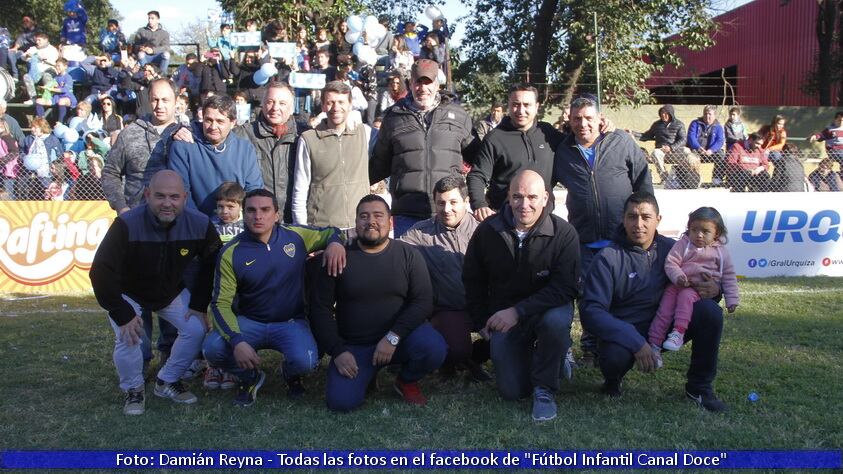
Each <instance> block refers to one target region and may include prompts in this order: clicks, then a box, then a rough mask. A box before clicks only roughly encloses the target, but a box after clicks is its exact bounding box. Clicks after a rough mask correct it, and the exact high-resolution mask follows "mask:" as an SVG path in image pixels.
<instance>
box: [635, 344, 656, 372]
mask: <svg viewBox="0 0 843 474" xmlns="http://www.w3.org/2000/svg"><path fill="white" fill-rule="evenodd" d="M656 361H657V359H656V353H655V352H653V349H652V348H651V347H650V343H648V342H644V346H642V347H641V349H639V350H638V352H636V353H635V365H636V366H638V370H640V371H641V372H644V373H651V372H655V371H656Z"/></svg>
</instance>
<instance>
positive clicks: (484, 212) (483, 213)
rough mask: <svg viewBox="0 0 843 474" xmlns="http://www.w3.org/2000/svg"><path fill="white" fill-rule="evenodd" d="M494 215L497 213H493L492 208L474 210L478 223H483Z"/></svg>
mask: <svg viewBox="0 0 843 474" xmlns="http://www.w3.org/2000/svg"><path fill="white" fill-rule="evenodd" d="M494 215H495V211H493V210H492V208H490V207H481V208H479V209H475V210H474V218H475V219H477V222H483V221H484V220H486V219H488V218H489V217H492V216H494Z"/></svg>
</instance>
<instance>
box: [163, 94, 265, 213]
mask: <svg viewBox="0 0 843 474" xmlns="http://www.w3.org/2000/svg"><path fill="white" fill-rule="evenodd" d="M202 114H203V121H202V136H201V137H194V143H188V142H181V141H177V140H176V141H173V142H172V144H171V145H170V150H169V154H168V163H167V166H168V168H170V169H171V170H174V171H175V172H176V173H178V174H179V175H181V177H182V179H183V180H184V185H185V188H186V189H187V195H188V205H190V206H191V207H194V208H196V209H199V211H200V212H203V213H205V214H206V215H208V216H209V217H210V216H212V215H214V210H215V209H216V206H217V197H216V196H217V190H218V189H219V187H220V186H221V185H222V183H224V182H226V181H234V182H237V183H239V184H240V186H242V187H243V189H244V190H246V191H247V192H248V191H251V190H253V189H259V188H262V187H263V178H262V177H261V172H260V168H258V157H257V153H256V152H255V147H254V146H253V145H252V144H251V143H250V142H249V141H248V140H245V139H243V138H240V137H238V136H237V135H234V134H232V133H231V130H232V128H234V126H235V125H236V124H237V112H236V109H235V106H234V101H233V100H232V99H231V98H230V97H228V96H212V97H209V98H208V100H206V101H205V103H204V104H203V105H202Z"/></svg>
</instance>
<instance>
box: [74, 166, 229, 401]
mask: <svg viewBox="0 0 843 474" xmlns="http://www.w3.org/2000/svg"><path fill="white" fill-rule="evenodd" d="M144 197H145V199H146V203H145V204H143V205H141V206H139V207H136V208H134V209H132V210H130V211H127V212H124V213H123V214H121V215H120V216H118V217H117V219H116V220H115V221H114V223H113V224H112V225H111V228H109V229H108V233H106V235H105V238H103V241H102V243H101V244H100V246H99V248H98V249H97V253H96V255H95V256H94V261H93V264H92V265H91V272H90V277H91V284H92V286H93V289H94V295H95V296H96V297H97V301H98V302H99V304H100V306H102V307H103V308H104V309H106V310H107V311H108V316H109V318H110V322H111V326H112V328H113V329H114V332H115V334H116V336H117V338H116V341H115V345H114V365H116V366H117V374H118V375H119V377H120V388H121V389H122V390H123V391H124V392H126V399H125V404H124V406H123V413H125V414H126V415H140V414H143V412H144V408H145V402H144V382H143V360H142V354H141V345H140V342H141V339H142V337H143V332H144V330H143V320H142V319H141V316H140V315H141V310H142V309H149V310H152V311H155V312H157V313H158V315H159V316H161V317H162V318H164V319H166V320H167V321H169V322H170V324H172V325H173V326H175V327H176V328H177V329H178V337H177V339H176V343H175V344H173V349H172V353H171V354H170V357H169V358H168V359H167V362H166V363H165V364H164V365H163V367H161V370H159V371H158V379H157V382H156V384H155V391H154V393H155V395H157V396H159V397H163V398H169V399H171V400H173V401H174V402H176V403H185V404H190V403H195V402H196V396H195V395H193V394H192V393H190V392H188V391H187V389H185V388H184V386H183V385H182V383H181V382H180V378H181V376H182V375H183V374H184V373H185V371H186V370H187V368H188V367H189V366H190V364H191V363H192V362H193V360H194V359H195V358H196V356H197V355H198V354H199V350H200V348H201V347H202V341H203V339H204V337H205V332H206V331H207V329H208V319H207V314H206V313H207V310H208V303H209V302H210V299H211V275H212V274H213V272H212V270H213V267H214V260H215V258H216V252H217V250H219V248H220V246H221V243H220V239H219V235H218V234H217V231H216V229H215V228H214V226H213V224H211V221H210V220H209V219H208V217H207V216H205V215H204V214H200V213H198V212H196V211H194V210H192V209H185V208H184V204H185V200H186V199H187V193H186V192H185V190H184V185H183V183H182V179H181V177H180V176H179V175H178V174H176V173H175V172H173V171H169V170H164V171H159V172H158V173H156V174H155V175H154V176H153V177H152V179H151V181H150V183H149V187H148V188H147V189H146V191H145V192H144ZM194 258H198V259H199V261H200V271H199V273H198V276H197V278H196V279H195V283H194V285H193V287H192V288H190V290H189V291H188V289H187V288H185V282H184V273H185V269H186V268H187V267H188V264H189V263H190V262H191V261H192V260H193V259H194Z"/></svg>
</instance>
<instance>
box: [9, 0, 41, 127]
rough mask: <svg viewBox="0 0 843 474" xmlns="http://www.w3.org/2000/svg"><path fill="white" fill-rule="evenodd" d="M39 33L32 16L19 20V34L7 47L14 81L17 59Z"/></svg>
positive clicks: (32, 44) (33, 43)
mask: <svg viewBox="0 0 843 474" xmlns="http://www.w3.org/2000/svg"><path fill="white" fill-rule="evenodd" d="M40 32H41V29H40V28H38V24H37V23H36V22H35V20H33V19H32V16H30V15H24V16H23V17H22V18H21V29H20V33H19V34H18V36H17V37H16V38H15V42H14V44H13V45H12V46H11V47H9V59H10V61H9V67H11V71H9V72H11V73H12V76H13V77H14V78H15V79H20V76H19V74H18V67H17V62H18V59H20V58H21V57H22V55H23V53H24V52H25V51H26V50H28V49H29V48H31V47H33V46H35V35H36V34H38V33H40ZM18 143H20V142H18Z"/></svg>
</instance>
